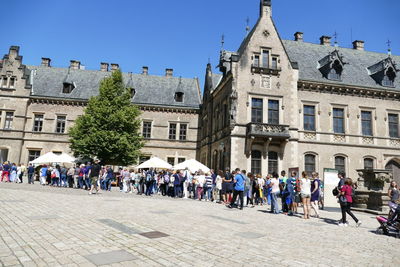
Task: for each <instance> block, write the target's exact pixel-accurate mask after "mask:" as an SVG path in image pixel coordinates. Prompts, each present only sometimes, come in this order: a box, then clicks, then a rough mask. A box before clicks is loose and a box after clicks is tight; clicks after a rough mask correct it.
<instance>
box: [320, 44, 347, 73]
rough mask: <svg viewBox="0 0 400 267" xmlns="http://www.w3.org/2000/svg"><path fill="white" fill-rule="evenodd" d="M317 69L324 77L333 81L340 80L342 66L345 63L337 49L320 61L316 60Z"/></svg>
mask: <svg viewBox="0 0 400 267" xmlns="http://www.w3.org/2000/svg"><path fill="white" fill-rule="evenodd" d="M318 64H319V66H318V69H319V71H320V72H321V73H322V76H324V77H325V78H326V79H329V80H333V81H341V79H342V72H343V66H344V65H345V64H346V63H345V62H344V61H343V56H342V55H340V54H339V51H338V50H335V51H333V52H332V53H330V54H329V55H327V56H326V57H324V58H323V59H321V60H320V61H318Z"/></svg>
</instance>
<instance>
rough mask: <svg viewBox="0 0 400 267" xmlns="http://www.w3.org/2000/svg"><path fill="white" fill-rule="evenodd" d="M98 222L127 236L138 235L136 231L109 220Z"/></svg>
mask: <svg viewBox="0 0 400 267" xmlns="http://www.w3.org/2000/svg"><path fill="white" fill-rule="evenodd" d="M98 221H99V222H101V223H103V224H105V225H107V226H110V227H112V228H114V229H117V230H118V231H121V232H123V233H125V234H128V235H134V234H138V233H139V231H138V230H136V229H133V228H132V227H129V226H126V225H124V224H122V223H119V222H116V221H114V220H111V219H99V220H98Z"/></svg>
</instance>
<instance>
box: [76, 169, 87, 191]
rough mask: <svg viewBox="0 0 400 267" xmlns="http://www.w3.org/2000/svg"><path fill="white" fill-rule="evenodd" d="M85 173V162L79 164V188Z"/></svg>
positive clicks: (81, 185) (81, 186) (81, 187)
mask: <svg viewBox="0 0 400 267" xmlns="http://www.w3.org/2000/svg"><path fill="white" fill-rule="evenodd" d="M85 175H86V168H85V164H81V166H80V168H79V177H78V184H79V188H80V189H83V184H84V182H85Z"/></svg>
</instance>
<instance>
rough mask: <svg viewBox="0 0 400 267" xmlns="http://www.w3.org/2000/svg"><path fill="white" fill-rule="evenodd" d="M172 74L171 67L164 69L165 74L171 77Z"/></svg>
mask: <svg viewBox="0 0 400 267" xmlns="http://www.w3.org/2000/svg"><path fill="white" fill-rule="evenodd" d="M173 75H174V70H173V69H165V76H167V77H172V76H173Z"/></svg>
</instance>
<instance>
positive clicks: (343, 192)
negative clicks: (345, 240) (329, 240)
mask: <svg viewBox="0 0 400 267" xmlns="http://www.w3.org/2000/svg"><path fill="white" fill-rule="evenodd" d="M352 195H353V181H352V180H351V179H350V178H347V179H346V180H345V182H344V185H343V186H342V188H341V189H340V195H339V202H340V208H341V210H342V219H341V221H340V223H339V226H347V225H348V223H347V221H346V213H347V214H349V215H350V217H351V218H353V220H354V221H355V222H356V226H357V227H359V226H360V225H361V221H359V220H358V219H357V218H356V216H354V214H353V213H352V212H351V210H350V207H351V204H352V203H353V197H352Z"/></svg>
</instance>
